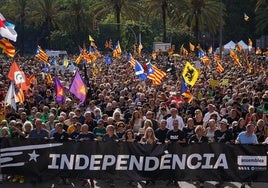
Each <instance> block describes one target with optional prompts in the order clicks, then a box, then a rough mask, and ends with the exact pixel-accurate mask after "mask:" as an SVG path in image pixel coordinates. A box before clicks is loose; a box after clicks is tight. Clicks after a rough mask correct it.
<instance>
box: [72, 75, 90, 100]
mask: <svg viewBox="0 0 268 188" xmlns="http://www.w3.org/2000/svg"><path fill="white" fill-rule="evenodd" d="M70 92H71V93H72V94H74V95H75V96H76V97H77V98H78V99H80V101H81V102H82V103H83V102H84V101H85V100H86V94H87V88H86V85H85V83H84V81H83V80H82V78H81V76H80V74H79V72H78V71H76V73H75V76H74V79H73V82H72V84H71V87H70Z"/></svg>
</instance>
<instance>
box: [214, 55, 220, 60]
mask: <svg viewBox="0 0 268 188" xmlns="http://www.w3.org/2000/svg"><path fill="white" fill-rule="evenodd" d="M214 61H216V62H220V61H221V57H220V56H219V55H218V54H216V55H214Z"/></svg>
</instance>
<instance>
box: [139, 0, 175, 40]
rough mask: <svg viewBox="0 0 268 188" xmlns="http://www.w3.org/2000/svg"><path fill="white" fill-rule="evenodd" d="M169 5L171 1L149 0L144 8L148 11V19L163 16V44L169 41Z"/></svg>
mask: <svg viewBox="0 0 268 188" xmlns="http://www.w3.org/2000/svg"><path fill="white" fill-rule="evenodd" d="M171 2H172V1H171ZM169 5H170V2H169V0H161V1H159V0H147V1H145V2H144V3H143V6H144V7H145V8H146V9H147V13H148V17H156V16H158V15H159V14H160V15H161V18H162V29H163V36H162V42H166V40H167V16H168V14H167V12H168V10H169V7H170V6H169Z"/></svg>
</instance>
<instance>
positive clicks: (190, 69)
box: [182, 61, 200, 86]
mask: <svg viewBox="0 0 268 188" xmlns="http://www.w3.org/2000/svg"><path fill="white" fill-rule="evenodd" d="M199 74H200V73H199V71H198V70H197V69H196V68H195V67H194V66H193V65H191V63H189V62H188V61H187V62H186V63H185V66H184V69H183V71H182V76H183V78H184V80H185V82H186V83H187V84H189V85H191V86H193V85H194V84H195V83H196V81H197V79H198V76H199Z"/></svg>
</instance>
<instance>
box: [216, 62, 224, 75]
mask: <svg viewBox="0 0 268 188" xmlns="http://www.w3.org/2000/svg"><path fill="white" fill-rule="evenodd" d="M217 64H218V65H217V67H216V70H217V71H218V73H222V72H223V71H224V68H223V67H222V65H221V64H220V62H217Z"/></svg>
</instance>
